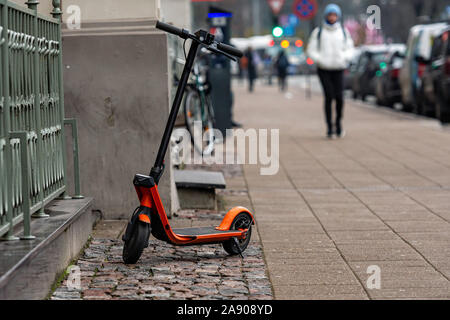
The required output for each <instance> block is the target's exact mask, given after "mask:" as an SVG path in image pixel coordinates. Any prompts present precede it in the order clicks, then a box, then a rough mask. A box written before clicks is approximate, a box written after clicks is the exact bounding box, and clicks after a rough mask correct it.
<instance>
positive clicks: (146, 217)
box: [122, 207, 151, 241]
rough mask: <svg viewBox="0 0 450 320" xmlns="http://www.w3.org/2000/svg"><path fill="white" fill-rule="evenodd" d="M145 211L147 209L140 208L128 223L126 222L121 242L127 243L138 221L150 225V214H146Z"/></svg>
mask: <svg viewBox="0 0 450 320" xmlns="http://www.w3.org/2000/svg"><path fill="white" fill-rule="evenodd" d="M147 209H149V208H146V207H141V208H139V211H138V212H137V213H136V214H134V215H133V216H132V217H131V220H130V222H128V225H127V229H126V230H125V233H124V234H123V236H122V240H123V241H128V240H129V239H130V238H131V235H132V234H133V231H134V226H135V225H136V223H138V222H139V221H141V222H143V223H147V224H151V223H150V212H147V211H148V210H147Z"/></svg>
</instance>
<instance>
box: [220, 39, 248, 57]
mask: <svg viewBox="0 0 450 320" xmlns="http://www.w3.org/2000/svg"><path fill="white" fill-rule="evenodd" d="M217 49H219V50H221V51H223V52H226V53H228V54H231V55H232V56H235V57H238V58H241V57H242V56H243V55H244V54H243V53H242V51H241V50H239V49H236V48H235V47H232V46H229V45H227V44H224V43H218V44H217Z"/></svg>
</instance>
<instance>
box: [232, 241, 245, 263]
mask: <svg viewBox="0 0 450 320" xmlns="http://www.w3.org/2000/svg"><path fill="white" fill-rule="evenodd" d="M232 239H233V241H234V244H235V245H236V248H237V250H238V252H239V255H240V256H241V258H242V259H244V255H243V254H242V251H241V247H240V246H239V242H238V240H237V239H236V237H233V238H232Z"/></svg>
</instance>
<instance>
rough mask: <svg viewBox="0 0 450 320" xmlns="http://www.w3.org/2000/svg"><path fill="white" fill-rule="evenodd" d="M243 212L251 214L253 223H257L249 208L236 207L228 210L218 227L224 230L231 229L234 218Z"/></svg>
mask: <svg viewBox="0 0 450 320" xmlns="http://www.w3.org/2000/svg"><path fill="white" fill-rule="evenodd" d="M241 212H245V213H248V214H249V215H250V217H251V218H252V224H255V219H254V218H253V214H252V213H251V212H250V210H248V209H247V208H245V207H234V208H233V209H231V210H230V211H228V212H227V214H226V215H225V217H224V218H223V220H222V222H221V223H220V225H219V226H218V227H216V229H217V230H222V231H227V230H230V228H231V224H232V223H233V220H234V218H236V216H237V215H238V214H239V213H241Z"/></svg>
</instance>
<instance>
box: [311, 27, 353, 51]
mask: <svg viewBox="0 0 450 320" xmlns="http://www.w3.org/2000/svg"><path fill="white" fill-rule="evenodd" d="M322 28H323V25H322V24H321V25H320V27H319V32H318V33H317V41H318V46H319V51H320V46H321V41H320V37H321V36H322ZM341 29H342V32H343V33H344V41H345V42H347V32H345V27H344V23H341Z"/></svg>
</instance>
